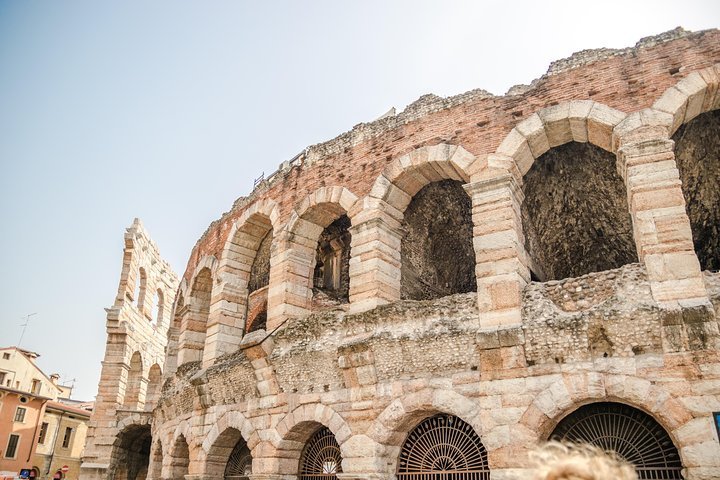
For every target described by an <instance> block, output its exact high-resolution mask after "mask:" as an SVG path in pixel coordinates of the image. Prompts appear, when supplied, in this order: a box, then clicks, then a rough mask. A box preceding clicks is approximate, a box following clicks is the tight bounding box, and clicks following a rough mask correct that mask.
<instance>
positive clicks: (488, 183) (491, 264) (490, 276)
mask: <svg viewBox="0 0 720 480" xmlns="http://www.w3.org/2000/svg"><path fill="white" fill-rule="evenodd" d="M473 180H474V181H472V183H469V184H467V185H465V186H464V188H465V190H466V191H467V192H468V194H469V195H470V198H471V199H472V219H473V246H474V248H475V259H476V267H475V275H476V277H477V288H478V309H479V310H480V326H481V328H496V327H499V326H505V327H506V326H511V325H519V324H520V323H521V318H520V307H521V300H522V290H523V288H524V287H525V285H527V282H528V281H529V280H530V270H529V269H528V267H527V254H526V252H525V237H524V236H523V233H522V220H521V216H520V205H521V204H522V201H523V193H522V190H521V188H520V185H519V184H518V181H517V180H516V178H515V176H513V175H512V174H510V173H508V172H499V173H497V174H496V175H493V176H492V177H489V178H481V179H473Z"/></svg>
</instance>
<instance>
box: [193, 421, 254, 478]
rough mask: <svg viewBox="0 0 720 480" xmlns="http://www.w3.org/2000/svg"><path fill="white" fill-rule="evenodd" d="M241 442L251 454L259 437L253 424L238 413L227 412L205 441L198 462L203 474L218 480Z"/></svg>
mask: <svg viewBox="0 0 720 480" xmlns="http://www.w3.org/2000/svg"><path fill="white" fill-rule="evenodd" d="M241 441H242V442H243V443H244V444H245V445H246V446H247V448H248V449H249V450H250V451H251V452H252V450H253V449H254V448H255V446H256V445H258V443H260V437H259V435H258V433H257V431H256V430H255V427H254V426H253V424H252V423H251V422H250V421H249V420H247V419H246V418H245V416H244V415H243V414H242V413H241V412H239V411H227V412H225V413H223V414H222V416H221V417H220V419H219V420H218V421H217V422H216V423H215V424H214V425H213V426H212V428H211V429H210V431H209V432H208V434H207V436H206V437H205V440H204V441H203V443H202V449H201V450H200V452H199V453H200V455H199V458H198V461H199V462H200V463H201V465H202V469H203V474H204V475H206V476H211V477H213V478H220V477H222V475H223V472H224V471H225V466H226V465H227V462H228V459H229V457H230V455H231V454H232V452H233V450H234V448H235V447H236V446H237V445H238V443H239V442H241Z"/></svg>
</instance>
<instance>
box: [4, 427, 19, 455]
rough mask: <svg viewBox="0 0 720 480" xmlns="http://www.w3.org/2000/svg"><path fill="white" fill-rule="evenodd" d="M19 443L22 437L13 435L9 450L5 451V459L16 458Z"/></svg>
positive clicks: (9, 440) (9, 442) (10, 439)
mask: <svg viewBox="0 0 720 480" xmlns="http://www.w3.org/2000/svg"><path fill="white" fill-rule="evenodd" d="M19 443H20V435H15V434H14V433H11V434H10V438H8V445H7V449H6V450H5V458H15V454H16V453H17V447H18V444H19Z"/></svg>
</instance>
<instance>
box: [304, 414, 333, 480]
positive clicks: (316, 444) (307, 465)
mask: <svg viewBox="0 0 720 480" xmlns="http://www.w3.org/2000/svg"><path fill="white" fill-rule="evenodd" d="M338 473H342V455H341V454H340V445H338V443H337V440H335V435H333V433H332V432H331V431H330V429H329V428H327V427H323V428H321V429H320V430H318V431H317V432H316V433H315V434H314V435H313V436H312V437H311V438H310V440H309V441H308V442H307V443H306V444H305V448H303V451H302V455H301V456H300V475H299V477H300V480H336V479H337V474H338Z"/></svg>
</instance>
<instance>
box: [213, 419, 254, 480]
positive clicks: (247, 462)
mask: <svg viewBox="0 0 720 480" xmlns="http://www.w3.org/2000/svg"><path fill="white" fill-rule="evenodd" d="M205 468H206V470H205V474H206V475H207V476H209V477H211V478H224V479H225V480H247V479H248V478H249V476H250V475H251V474H252V455H251V454H250V449H249V448H248V446H247V443H245V439H244V438H242V435H241V434H240V432H239V431H238V430H237V429H235V428H228V429H226V430H225V431H224V432H222V433H221V434H220V435H219V436H218V438H217V440H215V443H213V445H212V446H211V447H210V451H209V452H208V456H207V460H206V467H205Z"/></svg>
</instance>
